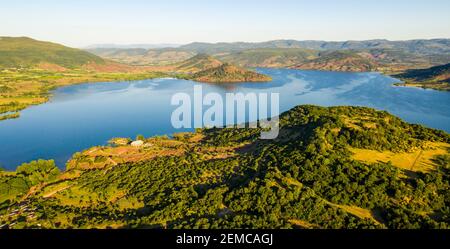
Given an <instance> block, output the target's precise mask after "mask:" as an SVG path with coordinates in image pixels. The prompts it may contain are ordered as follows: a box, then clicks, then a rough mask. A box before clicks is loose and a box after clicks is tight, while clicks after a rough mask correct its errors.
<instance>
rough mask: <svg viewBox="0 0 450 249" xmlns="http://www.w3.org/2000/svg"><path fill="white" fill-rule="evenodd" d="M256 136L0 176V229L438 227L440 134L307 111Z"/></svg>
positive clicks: (445, 202) (80, 159) (36, 166)
mask: <svg viewBox="0 0 450 249" xmlns="http://www.w3.org/2000/svg"><path fill="white" fill-rule="evenodd" d="M260 132H261V130H260V129H237V128H227V129H203V130H198V131H197V132H196V133H181V134H175V135H174V138H173V139H169V138H164V137H153V138H147V139H144V145H145V146H142V147H140V148H136V147H133V146H130V145H120V146H116V147H105V146H100V147H95V148H91V149H88V150H86V151H83V152H80V153H77V154H75V155H74V156H73V158H72V160H71V161H70V163H69V164H70V167H68V168H67V170H66V171H65V172H62V173H59V172H58V171H57V170H56V166H55V165H54V163H53V162H52V161H38V162H33V163H30V164H24V165H22V166H21V167H19V168H18V170H17V171H16V172H3V173H1V172H0V225H1V226H3V227H9V228H347V229H350V228H351V229H355V228H363V229H369V228H390V229H399V228H409V229H420V228H422V229H425V228H449V226H450V222H449V219H448V217H449V215H450V213H449V210H450V201H449V198H448V189H449V187H450V185H449V183H450V181H449V180H450V175H449V172H450V171H449V170H450V168H449V165H450V155H449V147H450V144H449V142H450V135H449V134H447V133H445V132H443V131H437V130H433V129H428V128H425V127H423V126H419V125H412V124H408V123H405V122H403V121H402V120H400V119H399V118H397V117H394V116H392V115H390V114H388V113H386V112H381V111H375V110H373V109H370V108H362V107H330V108H324V107H316V106H298V107H295V108H293V109H291V110H290V111H288V112H286V113H283V114H282V115H281V117H280V135H279V137H278V138H277V139H275V140H260V139H259V136H260ZM417 155H419V156H417ZM394 156H395V157H396V158H393V159H392V158H391V157H394ZM402 158H403V159H402ZM410 158H412V159H413V160H410ZM419 164H420V165H419ZM422 164H423V167H424V168H422Z"/></svg>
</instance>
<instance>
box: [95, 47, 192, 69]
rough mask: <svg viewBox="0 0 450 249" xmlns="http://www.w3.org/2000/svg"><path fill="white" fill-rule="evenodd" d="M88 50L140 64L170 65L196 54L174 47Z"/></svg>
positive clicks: (124, 61) (125, 61)
mask: <svg viewBox="0 0 450 249" xmlns="http://www.w3.org/2000/svg"><path fill="white" fill-rule="evenodd" d="M87 51H88V52H91V53H93V54H95V55H98V56H101V57H103V58H106V59H110V60H114V61H117V62H121V63H126V64H130V65H139V66H141V65H168V64H172V63H178V62H181V61H184V60H187V59H189V58H191V57H192V56H194V55H195V53H194V52H190V51H183V50H178V49H174V48H163V49H144V48H126V49H124V48H94V49H87Z"/></svg>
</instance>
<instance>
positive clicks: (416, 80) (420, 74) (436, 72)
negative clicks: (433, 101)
mask: <svg viewBox="0 0 450 249" xmlns="http://www.w3.org/2000/svg"><path fill="white" fill-rule="evenodd" d="M394 77H397V78H399V79H401V80H403V81H405V83H404V84H397V85H405V86H417V87H422V88H432V89H436V90H445V91H450V63H449V64H445V65H440V66H435V67H430V68H426V69H413V70H408V71H406V72H405V73H402V74H397V75H394Z"/></svg>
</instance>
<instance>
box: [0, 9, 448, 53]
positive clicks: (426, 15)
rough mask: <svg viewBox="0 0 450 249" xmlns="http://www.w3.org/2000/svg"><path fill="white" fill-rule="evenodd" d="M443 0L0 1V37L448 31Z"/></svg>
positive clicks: (354, 36) (134, 39)
mask: <svg viewBox="0 0 450 249" xmlns="http://www.w3.org/2000/svg"><path fill="white" fill-rule="evenodd" d="M449 13H450V1H449V0H421V1H420V0H372V1H370V0H363V1H361V0H321V1H312V0H304V1H303V0H271V1H269V0H240V1H238V0H184V1H182V0H164V1H162V0H161V1H156V0H155V1H151V0H122V1H119V0H28V1H27V0H14V1H11V0H0V36H28V37H32V38H35V39H39V40H46V41H53V42H58V43H62V44H65V45H68V46H74V47H85V46H88V45H92V44H160V43H172V44H173V43H175V44H186V43H190V42H235V41H246V42H260V41H268V40H276V39H296V40H327V41H343V40H368V39H389V40H409V39H430V38H450V14H449Z"/></svg>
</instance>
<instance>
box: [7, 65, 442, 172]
mask: <svg viewBox="0 0 450 249" xmlns="http://www.w3.org/2000/svg"><path fill="white" fill-rule="evenodd" d="M259 71H261V72H262V73H266V74H269V75H271V76H272V78H273V81H272V82H267V83H239V84H236V83H233V84H202V86H203V92H204V94H206V93H208V92H217V93H219V94H221V95H223V96H224V95H225V93H227V92H244V93H249V92H254V93H271V92H277V93H280V111H286V110H289V109H290V108H292V107H293V106H296V105H299V104H316V105H322V106H334V105H359V106H368V107H373V108H377V109H380V110H387V111H389V112H391V113H392V114H394V115H397V116H400V117H401V118H403V119H404V120H406V121H408V122H412V123H420V124H424V125H426V126H429V127H433V128H438V129H443V130H446V131H447V132H450V108H449V107H450V98H449V97H450V93H448V92H439V91H434V90H423V89H417V88H405V87H394V86H392V83H394V82H397V80H395V79H393V78H390V77H386V76H383V75H381V74H378V73H342V72H320V71H300V70H291V69H259ZM194 84H196V83H194V82H191V81H185V80H176V79H153V80H141V81H133V82H119V83H96V84H80V85H74V86H69V87H64V88H60V89H58V90H56V91H55V94H54V97H53V98H52V99H51V101H50V102H48V103H46V104H43V105H39V106H34V107H31V108H29V109H26V110H24V111H22V113H21V114H22V115H21V117H20V118H19V119H14V120H7V121H2V122H0V140H1V143H0V164H1V165H2V166H3V167H5V168H7V169H14V168H15V167H16V166H17V165H19V164H20V163H23V162H28V161H30V160H34V159H38V158H46V159H50V158H52V159H55V160H56V162H57V164H58V165H59V166H60V167H61V168H63V167H64V164H65V162H66V161H67V160H68V159H69V157H70V156H71V155H72V154H73V153H74V152H76V151H80V150H83V149H86V148H89V147H91V146H94V145H102V144H106V142H107V141H108V140H109V139H110V138H112V137H132V138H134V137H135V136H136V135H137V134H143V135H145V136H152V135H162V134H172V133H173V132H178V131H180V130H175V129H173V128H172V126H171V123H170V116H171V113H172V111H173V110H174V109H175V108H176V107H175V106H171V105H170V99H171V97H172V95H173V94H174V93H177V92H185V93H188V94H191V95H192V92H193V85H194Z"/></svg>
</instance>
